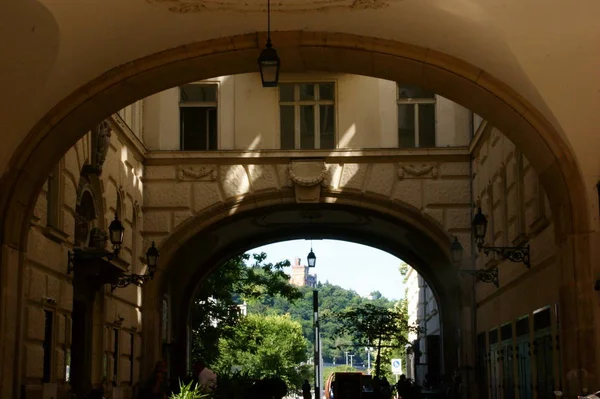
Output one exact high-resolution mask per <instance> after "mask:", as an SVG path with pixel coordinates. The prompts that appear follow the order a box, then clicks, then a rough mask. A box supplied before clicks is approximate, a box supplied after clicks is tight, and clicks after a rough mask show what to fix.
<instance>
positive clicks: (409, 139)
mask: <svg viewBox="0 0 600 399" xmlns="http://www.w3.org/2000/svg"><path fill="white" fill-rule="evenodd" d="M398 144H399V145H400V147H414V146H415V106H414V104H400V105H398Z"/></svg>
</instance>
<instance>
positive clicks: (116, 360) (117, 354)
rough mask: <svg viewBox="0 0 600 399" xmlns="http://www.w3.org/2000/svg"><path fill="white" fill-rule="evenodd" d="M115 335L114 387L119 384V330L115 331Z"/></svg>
mask: <svg viewBox="0 0 600 399" xmlns="http://www.w3.org/2000/svg"><path fill="white" fill-rule="evenodd" d="M113 333H114V348H113V349H114V352H113V385H114V386H117V385H118V383H119V379H118V378H119V329H117V328H115V329H113Z"/></svg>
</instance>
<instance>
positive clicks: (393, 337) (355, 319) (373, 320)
mask: <svg viewBox="0 0 600 399" xmlns="http://www.w3.org/2000/svg"><path fill="white" fill-rule="evenodd" d="M334 317H336V318H337V319H338V320H339V321H340V325H339V326H338V329H337V331H336V334H337V335H338V336H347V335H349V336H351V337H352V341H353V344H354V346H359V347H366V346H369V347H376V348H377V358H376V360H375V365H376V366H375V374H376V375H381V362H382V355H383V353H382V349H384V348H403V347H404V346H405V345H406V344H407V343H408V339H407V336H408V332H409V331H411V330H415V331H416V327H412V326H409V324H408V317H407V315H406V311H405V309H404V308H403V307H402V305H400V306H396V307H394V308H391V309H390V308H385V307H382V306H378V305H374V304H370V303H366V304H363V305H360V306H357V307H354V308H352V309H349V310H345V311H342V312H338V313H337V314H335V315H334ZM387 354H388V356H389V354H390V352H389V351H388V353H387Z"/></svg>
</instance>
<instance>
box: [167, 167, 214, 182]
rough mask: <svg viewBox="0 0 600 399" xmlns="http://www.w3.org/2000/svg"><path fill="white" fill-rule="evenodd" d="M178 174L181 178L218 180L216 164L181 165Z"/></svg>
mask: <svg viewBox="0 0 600 399" xmlns="http://www.w3.org/2000/svg"><path fill="white" fill-rule="evenodd" d="M177 176H178V178H179V180H187V181H189V180H201V181H215V180H217V168H216V166H215V165H210V166H180V167H179V171H178V174H177Z"/></svg>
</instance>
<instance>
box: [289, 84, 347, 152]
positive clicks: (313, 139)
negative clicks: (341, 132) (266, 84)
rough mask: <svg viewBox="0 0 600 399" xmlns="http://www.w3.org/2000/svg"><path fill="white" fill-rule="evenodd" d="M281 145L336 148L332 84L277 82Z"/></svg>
mask: <svg viewBox="0 0 600 399" xmlns="http://www.w3.org/2000/svg"><path fill="white" fill-rule="evenodd" d="M279 123H280V125H279V131H280V136H281V149H283V150H293V149H301V150H313V149H332V148H335V84H334V83H333V82H326V83H283V84H280V85H279Z"/></svg>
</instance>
